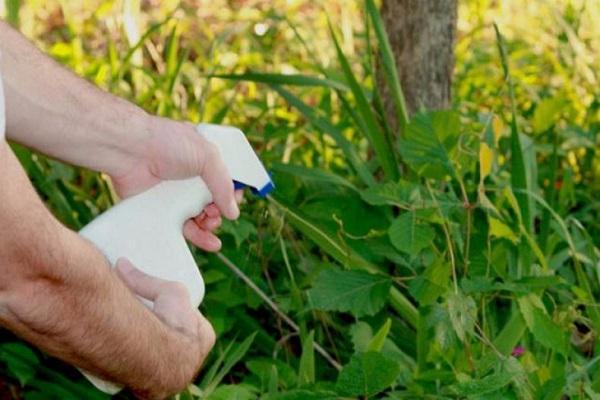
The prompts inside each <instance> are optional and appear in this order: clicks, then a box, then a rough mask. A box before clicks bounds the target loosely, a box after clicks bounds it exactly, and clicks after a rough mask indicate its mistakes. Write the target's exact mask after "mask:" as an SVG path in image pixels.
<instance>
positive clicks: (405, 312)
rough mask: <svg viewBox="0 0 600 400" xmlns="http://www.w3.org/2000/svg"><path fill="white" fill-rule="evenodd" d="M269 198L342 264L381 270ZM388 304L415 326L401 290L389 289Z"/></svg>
mask: <svg viewBox="0 0 600 400" xmlns="http://www.w3.org/2000/svg"><path fill="white" fill-rule="evenodd" d="M269 200H270V201H271V202H272V203H273V204H274V205H275V206H277V207H278V208H279V209H280V210H282V211H283V212H284V213H285V215H286V217H287V218H288V220H289V221H290V222H291V223H292V225H294V227H295V228H296V229H298V230H299V231H300V232H302V234H304V235H306V237H308V238H309V239H310V240H312V241H313V242H314V243H316V244H318V245H319V246H320V247H321V249H322V250H323V251H324V252H326V253H327V254H329V255H330V256H332V257H333V258H335V259H336V260H337V261H338V262H340V263H341V264H342V265H348V266H351V267H352V268H357V269H362V270H365V271H369V272H372V273H378V272H381V270H380V268H379V267H378V266H377V265H375V264H372V263H370V262H369V261H367V260H365V259H364V258H362V257H361V256H360V255H358V254H356V253H355V252H353V251H352V250H351V249H348V248H346V247H344V246H343V245H342V244H341V243H340V242H339V240H338V239H337V238H334V237H331V236H329V235H328V234H327V233H325V232H324V231H323V229H321V228H320V227H319V226H317V225H316V224H315V223H312V222H310V221H308V220H306V219H305V218H303V217H302V216H301V215H300V214H298V213H296V212H294V211H293V210H292V209H291V208H289V207H286V206H284V205H283V204H281V203H280V202H278V201H277V200H275V199H274V198H273V197H269ZM390 304H391V305H392V307H393V308H394V309H395V310H396V311H397V312H398V314H400V315H401V316H402V317H403V318H404V319H405V320H406V321H407V322H408V323H409V324H410V325H411V326H413V327H414V326H416V324H417V319H418V313H417V310H416V308H415V306H414V305H413V304H412V303H411V302H410V300H408V299H407V297H406V296H405V295H404V294H403V293H402V292H400V291H399V290H398V289H396V288H394V287H392V289H391V291H390Z"/></svg>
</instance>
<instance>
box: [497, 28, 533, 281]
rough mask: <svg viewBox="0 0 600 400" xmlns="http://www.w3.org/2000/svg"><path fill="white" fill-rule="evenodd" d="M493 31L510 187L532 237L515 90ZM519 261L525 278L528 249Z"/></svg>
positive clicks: (501, 45) (500, 39) (500, 41)
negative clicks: (503, 93) (506, 106)
mask: <svg viewBox="0 0 600 400" xmlns="http://www.w3.org/2000/svg"><path fill="white" fill-rule="evenodd" d="M494 30H495V31H496V39H497V44H498V50H499V52H500V59H501V62H502V69H503V71H504V78H505V80H506V83H507V84H508V92H509V97H510V105H511V123H510V149H511V175H510V176H511V185H512V188H513V190H514V191H515V196H516V197H517V201H518V203H519V208H520V209H521V215H522V217H523V224H524V226H525V230H526V231H527V233H529V234H530V235H532V236H533V218H532V213H531V207H530V201H529V198H528V196H527V195H526V194H525V193H523V192H527V191H528V190H529V188H528V182H527V170H526V167H525V157H524V154H523V146H522V144H521V138H520V136H519V135H520V133H519V125H518V122H517V108H516V101H515V90H514V85H513V81H512V76H511V74H510V66H509V64H508V55H507V52H506V43H505V41H504V37H503V36H502V34H501V33H500V29H499V28H498V25H496V24H494ZM521 260H522V266H523V275H524V276H527V275H529V274H530V272H531V254H530V252H529V249H528V248H526V247H523V246H522V247H521Z"/></svg>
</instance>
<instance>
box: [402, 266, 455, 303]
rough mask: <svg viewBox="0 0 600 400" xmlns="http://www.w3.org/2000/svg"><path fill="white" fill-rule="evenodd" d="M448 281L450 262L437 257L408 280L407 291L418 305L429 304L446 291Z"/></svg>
mask: <svg viewBox="0 0 600 400" xmlns="http://www.w3.org/2000/svg"><path fill="white" fill-rule="evenodd" d="M449 282H450V264H449V263H448V262H447V261H446V260H444V259H443V258H442V257H439V258H437V259H436V260H434V261H433V262H432V263H431V264H430V265H429V266H428V267H427V268H426V269H425V271H424V272H423V273H422V274H419V275H418V276H417V277H416V278H415V279H413V280H412V281H411V282H410V285H409V291H410V294H411V295H412V296H413V297H414V298H415V299H416V300H417V301H418V302H419V304H420V305H422V306H425V305H431V304H433V303H434V302H435V301H436V300H437V299H438V297H440V296H441V295H443V294H444V293H446V292H447V291H448V283H449Z"/></svg>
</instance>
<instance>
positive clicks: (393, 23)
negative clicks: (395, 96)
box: [379, 0, 457, 127]
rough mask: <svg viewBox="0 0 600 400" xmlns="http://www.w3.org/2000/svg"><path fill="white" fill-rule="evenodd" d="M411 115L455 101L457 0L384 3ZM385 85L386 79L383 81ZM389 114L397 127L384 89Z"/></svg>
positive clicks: (391, 39)
mask: <svg viewBox="0 0 600 400" xmlns="http://www.w3.org/2000/svg"><path fill="white" fill-rule="evenodd" d="M381 13H382V16H383V20H384V23H385V27H386V30H387V33H388V36H389V38H390V44H391V46H392V50H393V52H394V57H395V59H396V65H397V67H398V72H399V75H400V81H401V83H402V87H403V89H404V95H405V97H406V102H407V106H408V112H409V114H411V115H412V114H414V112H415V111H418V110H419V109H421V108H422V107H424V108H426V109H442V108H447V107H448V106H449V105H450V102H451V86H452V71H453V70H454V41H455V37H456V18H457V0H383V7H382V10H381ZM379 81H380V82H383V79H381V78H380V79H379ZM382 90H383V93H384V95H383V101H384V107H385V110H386V114H387V115H388V116H389V118H390V121H391V123H392V124H393V125H394V126H395V127H397V121H395V119H396V118H395V112H394V106H393V103H392V99H391V98H390V96H389V95H388V93H387V88H385V87H382Z"/></svg>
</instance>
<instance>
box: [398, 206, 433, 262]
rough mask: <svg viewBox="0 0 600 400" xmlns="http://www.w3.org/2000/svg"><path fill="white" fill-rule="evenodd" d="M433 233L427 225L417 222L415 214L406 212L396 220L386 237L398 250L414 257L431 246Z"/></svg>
mask: <svg viewBox="0 0 600 400" xmlns="http://www.w3.org/2000/svg"><path fill="white" fill-rule="evenodd" d="M434 234H435V231H434V230H433V228H432V227H430V226H429V225H428V224H426V223H423V222H419V221H418V220H417V217H416V213H415V212H406V213H404V214H402V215H401V216H399V217H398V218H396V220H395V221H394V222H393V223H392V225H391V226H390V229H389V230H388V235H389V236H390V240H391V242H392V244H393V245H394V247H396V248H397V249H398V250H400V251H402V252H404V253H407V254H410V255H411V256H416V255H417V254H419V252H421V250H423V249H424V248H426V247H428V246H429V245H431V242H432V241H433V236H434Z"/></svg>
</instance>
